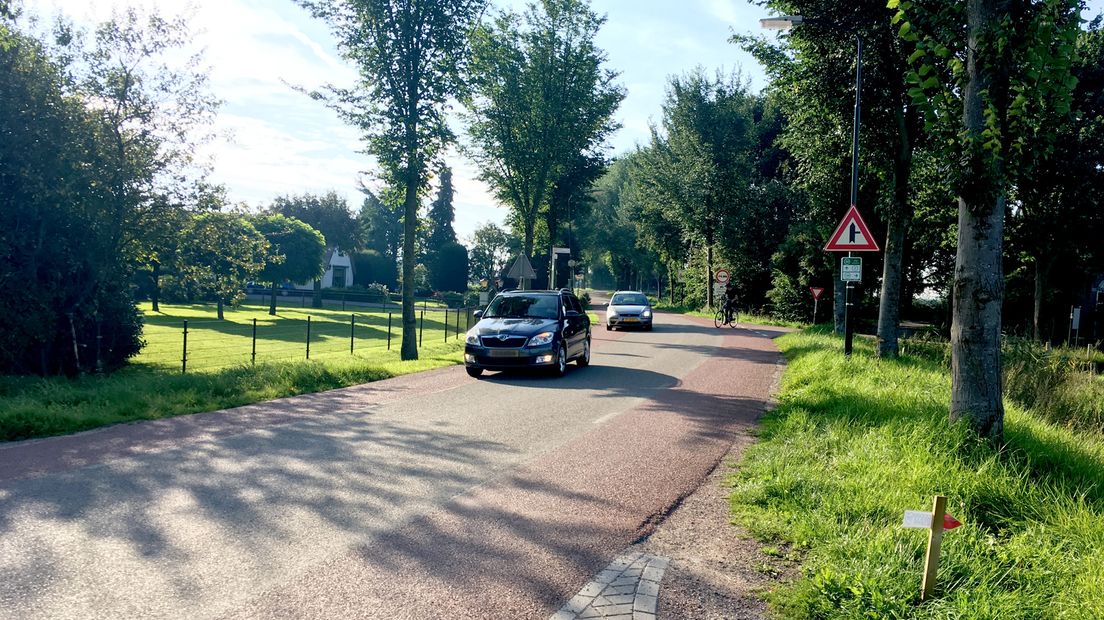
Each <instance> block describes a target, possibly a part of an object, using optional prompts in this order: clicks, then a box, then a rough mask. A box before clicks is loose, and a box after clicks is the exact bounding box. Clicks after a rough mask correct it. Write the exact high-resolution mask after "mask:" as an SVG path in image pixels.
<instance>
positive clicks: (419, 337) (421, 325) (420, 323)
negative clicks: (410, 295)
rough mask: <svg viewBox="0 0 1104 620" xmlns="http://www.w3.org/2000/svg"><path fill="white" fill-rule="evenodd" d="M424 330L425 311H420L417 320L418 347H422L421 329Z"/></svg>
mask: <svg viewBox="0 0 1104 620" xmlns="http://www.w3.org/2000/svg"><path fill="white" fill-rule="evenodd" d="M424 328H425V309H424V308H423V309H422V315H421V317H420V318H419V319H418V346H419V347H420V346H422V329H424Z"/></svg>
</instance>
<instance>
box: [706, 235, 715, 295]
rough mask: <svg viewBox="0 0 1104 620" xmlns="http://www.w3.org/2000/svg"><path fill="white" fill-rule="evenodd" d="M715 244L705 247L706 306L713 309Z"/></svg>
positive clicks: (708, 244)
mask: <svg viewBox="0 0 1104 620" xmlns="http://www.w3.org/2000/svg"><path fill="white" fill-rule="evenodd" d="M713 301H714V300H713V244H712V243H707V244H706V246H705V305H706V306H708V307H709V309H710V310H712V309H713V307H714V305H713Z"/></svg>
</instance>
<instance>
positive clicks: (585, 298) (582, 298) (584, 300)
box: [579, 291, 590, 310]
mask: <svg viewBox="0 0 1104 620" xmlns="http://www.w3.org/2000/svg"><path fill="white" fill-rule="evenodd" d="M579 303H580V304H582V305H583V310H589V309H590V293H587V292H585V291H584V292H583V294H582V295H579Z"/></svg>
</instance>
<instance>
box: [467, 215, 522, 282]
mask: <svg viewBox="0 0 1104 620" xmlns="http://www.w3.org/2000/svg"><path fill="white" fill-rule="evenodd" d="M519 245H520V244H518V243H517V240H516V239H515V238H513V237H511V236H510V235H509V233H507V232H506V231H505V230H503V229H502V228H500V227H499V226H497V225H495V224H494V223H492V222H487V223H486V224H483V225H482V226H480V227H479V228H476V229H475V232H474V233H472V238H471V252H470V255H469V258H470V260H469V266H470V269H469V271H470V275H471V279H472V280H475V281H479V280H486V281H487V283H488V285H493V284H494V281H495V278H498V277H500V276H501V275H502V272H503V271H504V270H505V269H506V261H507V260H508V259H509V258H510V256H511V254H512V253H516V252H515V251H516V250H517V249H518V248H517V247H516V246H519Z"/></svg>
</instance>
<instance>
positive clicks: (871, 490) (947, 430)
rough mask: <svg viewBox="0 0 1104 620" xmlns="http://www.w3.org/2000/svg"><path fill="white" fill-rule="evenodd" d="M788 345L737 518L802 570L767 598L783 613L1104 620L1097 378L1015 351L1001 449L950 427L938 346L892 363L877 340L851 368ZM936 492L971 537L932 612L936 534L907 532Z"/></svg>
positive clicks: (946, 574) (737, 486) (947, 570)
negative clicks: (928, 562) (927, 590)
mask: <svg viewBox="0 0 1104 620" xmlns="http://www.w3.org/2000/svg"><path fill="white" fill-rule="evenodd" d="M778 344H779V347H780V348H781V349H782V351H783V353H784V354H785V356H786V358H787V360H788V364H789V365H788V367H787V370H786V374H785V375H784V378H783V386H782V391H781V394H780V397H779V407H778V408H777V409H776V410H775V411H774V412H773V413H771V414H769V415H768V416H767V417H766V418H765V419H764V422H763V428H762V435H761V441H760V442H759V443H758V444H756V445H755V446H753V447H751V448H749V449H748V451H747V453H746V456H745V459H744V461H743V462H742V463H741V466H740V471H739V472H738V473H737V474H735V475H734V478H733V485H734V492H733V495H732V510H733V514H734V516H735V518H736V520H737V521H738V522H739V523H741V524H742V525H743V526H744V527H746V528H747V529H748V530H749V531H751V532H752V533H753V534H754V535H756V536H757V537H759V538H760V539H762V540H764V541H767V542H768V545H769V546H770V547H771V548H778V547H789V548H790V549H791V550H792V552H793V556H794V557H799V558H801V563H802V570H801V575H800V577H799V578H797V579H796V580H795V581H794V582H792V583H789V584H786V585H783V586H781V587H780V588H779V589H777V590H776V591H774V592H772V593H771V594H770V595H769V596H770V600H771V602H772V605H773V608H774V611H775V614H776V615H777V616H779V617H784V618H859V617H863V618H869V617H877V618H1041V617H1046V618H1101V617H1104V434H1102V433H1101V430H1100V425H1099V412H1100V408H1101V406H1102V404H1104V398H1102V396H1101V394H1102V393H1101V391H1100V377H1099V376H1093V375H1092V374H1089V373H1085V372H1078V373H1077V374H1070V373H1067V372H1066V371H1065V370H1055V371H1053V372H1051V371H1047V370H1045V368H1047V367H1049V368H1055V369H1060V368H1061V366H1062V363H1061V362H1060V361H1058V360H1060V359H1061V355H1060V354H1059V355H1057V356H1056V357H1054V358H1046V359H1042V358H1039V357H1038V356H1035V357H1032V356H1031V355H1025V353H1024V351H1022V350H1017V349H1016V347H1017V346H1019V345H1016V344H1013V345H1012V346H1011V347H1008V348H1009V349H1011V350H1010V351H1006V356H1007V358H1008V363H1007V365H1006V370H1007V372H1008V374H1007V376H1008V378H1009V381H1008V385H1009V388H1008V390H1007V396H1006V400H1007V402H1006V407H1007V411H1008V417H1007V427H1006V431H1005V445H1004V446H1003V447H1001V448H999V449H998V448H993V447H992V446H991V445H990V444H989V443H987V442H984V441H981V440H979V439H978V438H977V435H976V434H974V433H972V432H971V431H970V430H969V428H968V426H967V425H966V424H963V423H959V424H955V425H952V424H950V423H949V422H948V420H947V415H946V411H947V407H948V401H949V398H950V391H951V380H950V376H949V372H948V365H947V358H946V351H947V345H946V344H944V343H936V342H931V341H910V340H904V341H903V345H904V346H903V347H902V353H903V354H902V355H901V357H900V358H898V359H894V360H886V359H882V360H879V359H877V358H876V357H875V354H874V343H873V341H872V340H870V339H866V338H860V339H858V340H856V343H855V344H856V347H855V353H854V355H853V356H852V357H851V358H850V359H847V358H845V357H844V356H843V355H842V354H841V343H840V341H839V339H838V338H837V337H835V336H832V335H830V334H829V333H828V332H827V330H825V329H822V328H814V329H811V330H807V331H805V332H802V333H795V334H789V335H786V336H784V337H782V338H780V339H779V340H778ZM1032 346H1036V345H1032ZM1040 349H1041V348H1040ZM1033 355H1034V354H1033ZM1066 365H1067V366H1068V363H1067V364H1066ZM1052 393H1057V394H1063V395H1064V396H1061V397H1056V396H1051V394H1052ZM1062 402H1067V403H1076V404H1075V405H1074V406H1072V407H1064V406H1062V405H1061V403H1062ZM1025 405H1027V406H1025ZM1092 429H1096V430H1092ZM936 494H943V495H946V496H947V497H948V499H949V503H948V511H949V512H950V513H951V514H953V515H954V516H955V517H956V518H958V519H959V520H960V521H962V523H963V524H964V526H963V527H961V528H958V529H955V530H953V531H949V532H948V533H947V534H946V535H945V537H944V543H943V561H942V564H941V568H940V573H939V589H938V592H937V596H936V598H935V599H934V600H931V601H929V602H924V603H921V602H920V601H919V590H920V574H921V567H922V562H923V555H924V549H925V545H926V542H927V540H926V534H925V532H924V531H921V530H906V529H902V528H901V527H900V522H901V515H902V514H903V512H904V511H905V510H906V509H910V510H930V506H931V501H932V496H933V495H936Z"/></svg>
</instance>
